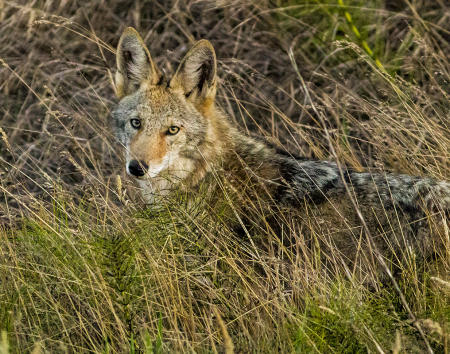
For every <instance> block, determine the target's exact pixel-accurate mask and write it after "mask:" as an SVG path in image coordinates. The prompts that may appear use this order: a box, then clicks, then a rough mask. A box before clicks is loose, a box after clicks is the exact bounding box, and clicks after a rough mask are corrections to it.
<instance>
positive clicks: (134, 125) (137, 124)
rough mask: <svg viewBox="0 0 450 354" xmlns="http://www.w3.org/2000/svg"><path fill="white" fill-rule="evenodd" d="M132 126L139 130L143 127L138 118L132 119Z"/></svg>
mask: <svg viewBox="0 0 450 354" xmlns="http://www.w3.org/2000/svg"><path fill="white" fill-rule="evenodd" d="M130 124H131V126H132V127H133V128H134V129H139V128H140V127H141V121H140V119H136V118H133V119H130Z"/></svg>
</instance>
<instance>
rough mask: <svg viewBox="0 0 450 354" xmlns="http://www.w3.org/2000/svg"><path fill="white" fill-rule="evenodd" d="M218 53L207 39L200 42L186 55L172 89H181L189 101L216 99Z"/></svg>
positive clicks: (171, 84)
mask: <svg viewBox="0 0 450 354" xmlns="http://www.w3.org/2000/svg"><path fill="white" fill-rule="evenodd" d="M216 71H217V62H216V53H215V52H214V48H213V46H212V45H211V43H210V42H209V41H207V40H205V39H202V40H201V41H198V42H197V43H195V45H194V46H193V47H192V49H191V50H190V51H189V52H188V53H187V54H186V56H185V57H184V58H183V60H182V61H181V63H180V65H179V66H178V69H177V72H176V73H175V75H174V77H173V78H172V80H171V81H170V87H172V88H174V89H178V88H181V89H182V90H183V92H184V94H185V95H186V97H188V98H189V99H192V100H197V99H200V100H205V99H208V98H209V99H214V97H215V95H216V81H217V79H216Z"/></svg>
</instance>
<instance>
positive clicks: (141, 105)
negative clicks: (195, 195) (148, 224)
mask: <svg viewBox="0 0 450 354" xmlns="http://www.w3.org/2000/svg"><path fill="white" fill-rule="evenodd" d="M117 66H118V71H117V74H116V88H117V94H118V96H119V98H120V102H119V104H118V105H117V107H116V108H115V109H114V110H113V112H112V117H113V121H114V127H115V132H116V136H117V138H118V139H119V141H120V142H121V143H122V144H123V145H124V147H125V148H126V156H127V158H126V160H127V162H126V163H127V166H126V168H127V172H128V173H129V174H130V175H132V176H134V177H136V179H137V182H138V183H139V185H140V186H141V188H142V191H143V195H144V198H145V199H146V200H147V201H148V202H149V203H152V202H154V201H155V197H160V196H164V195H167V194H169V193H170V191H172V190H174V189H177V188H182V189H185V190H188V191H189V190H195V188H197V186H199V185H200V184H202V183H203V182H204V181H205V180H207V179H208V176H211V175H214V174H217V173H219V172H220V171H223V173H224V174H226V175H227V176H228V177H229V180H230V181H231V182H232V184H233V183H234V185H235V187H236V188H237V190H239V191H242V192H243V193H244V192H247V191H250V189H251V190H253V192H249V193H256V194H259V196H261V195H264V196H265V198H266V200H267V201H269V202H271V203H272V204H274V205H279V206H280V207H282V208H291V209H292V210H297V211H298V210H302V212H301V213H300V214H302V213H303V215H304V211H305V205H306V208H308V205H310V206H312V205H313V206H314V207H315V208H316V210H317V211H318V214H317V215H319V216H321V217H322V218H323V219H325V216H327V217H328V216H329V217H330V219H328V220H327V221H326V224H328V226H329V227H331V228H333V227H334V226H336V225H341V224H346V225H347V226H346V227H347V229H348V230H350V229H352V230H353V231H352V233H353V234H354V227H353V226H352V224H357V223H358V221H357V220H359V221H361V220H366V221H367V223H366V231H369V230H370V232H374V233H377V234H380V233H384V234H386V231H385V230H384V228H386V227H388V228H389V229H391V230H392V229H395V227H393V226H392V224H393V223H395V222H393V221H392V219H395V220H406V221H405V224H404V225H406V224H407V225H410V228H411V229H413V230H415V232H414V233H413V234H414V235H412V236H409V237H410V238H411V240H409V239H407V240H406V241H407V243H408V244H409V243H411V244H413V246H415V245H417V243H418V242H421V245H422V246H420V248H424V247H425V248H426V247H428V246H423V245H424V244H426V243H427V242H422V241H423V240H422V241H419V238H420V237H419V236H418V229H419V228H420V227H422V229H423V230H425V229H426V228H427V227H428V226H424V225H423V223H422V224H421V225H422V226H420V225H419V224H420V223H418V224H414V220H415V218H419V219H420V218H421V217H422V219H423V218H424V217H425V215H427V214H426V213H425V212H424V210H425V209H427V210H428V209H430V210H431V209H432V210H434V211H441V212H443V214H441V215H446V212H448V210H449V209H450V184H449V183H447V182H444V181H435V180H433V179H430V178H420V177H413V176H409V175H394V174H372V173H367V172H366V173H360V172H355V171H351V170H347V169H345V168H344V167H340V166H338V165H337V164H336V163H333V162H329V161H313V160H307V159H303V158H299V157H295V156H291V155H289V154H287V153H284V152H280V151H279V150H278V149H277V148H275V147H273V146H271V145H270V144H268V143H266V142H264V141H262V140H260V139H257V138H252V137H249V136H246V135H244V134H242V133H241V132H240V131H239V130H238V129H237V128H236V127H234V126H233V125H232V124H230V123H229V121H228V119H227V117H226V115H225V114H224V113H223V112H222V111H221V110H220V109H219V108H218V107H217V106H216V105H215V103H214V99H215V93H216V83H217V78H216V58H215V53H214V49H213V47H212V46H211V44H210V43H209V42H208V41H205V40H202V41H199V42H197V43H196V44H195V45H194V47H193V48H192V49H191V50H190V51H189V52H188V53H187V55H186V56H185V58H184V59H183V60H182V61H181V63H180V66H179V68H178V70H177V71H176V73H175V75H174V76H173V78H172V79H171V80H170V81H166V80H165V79H164V77H163V76H162V75H161V73H160V71H159V70H158V69H157V67H156V66H155V64H154V63H153V61H152V58H151V56H150V53H149V51H148V49H147V48H146V46H145V44H144V43H143V41H142V39H141V37H140V36H139V35H138V33H137V32H136V31H135V30H134V29H132V28H128V29H126V30H125V32H124V33H123V35H122V37H121V39H120V42H119V45H118V50H117ZM331 214H333V215H331ZM352 219H353V220H354V222H352V221H351V220H352ZM336 220H337V221H336ZM370 220H372V221H370ZM363 223H364V222H363ZM400 224H401V222H400ZM411 225H412V226H411ZM359 226H361V222H359ZM375 230H378V231H375ZM409 241H411V242H409ZM425 241H426V240H425ZM346 242H347V243H349V242H348V240H347V241H346V239H345V238H344V239H343V241H342V243H343V244H345V243H346ZM337 243H339V242H337Z"/></svg>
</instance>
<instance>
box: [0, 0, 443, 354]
mask: <svg viewBox="0 0 450 354" xmlns="http://www.w3.org/2000/svg"><path fill="white" fill-rule="evenodd" d="M448 11H449V9H448V7H446V6H445V4H444V2H443V1H434V2H428V1H386V2H384V1H380V0H373V1H369V2H367V1H364V2H363V1H357V0H352V1H344V3H343V4H342V3H340V2H338V1H336V2H334V1H307V0H289V1H288V0H283V1H281V0H276V1H269V0H267V1H266V0H263V1H253V0H249V1H232V0H229V1H195V0H192V1H190V0H184V1H135V2H129V1H118V0H115V1H108V2H106V1H85V2H82V3H81V2H80V3H79V2H76V1H74V2H70V1H49V0H41V1H37V0H36V1H22V2H17V1H0V21H1V22H0V24H1V26H0V38H1V49H0V64H1V66H0V102H1V105H0V109H1V113H2V114H1V116H0V127H1V129H2V130H0V135H1V138H2V141H1V142H0V178H1V179H0V192H1V194H0V195H1V197H0V242H1V246H0V283H1V288H2V291H0V329H1V330H2V331H4V333H5V334H4V335H3V336H2V339H1V343H0V349H1V350H0V351H3V352H7V351H8V350H11V351H12V352H28V351H33V350H35V351H36V352H40V351H48V352H89V351H93V352H111V351H112V352H124V351H125V352H166V351H195V352H197V351H200V352H203V351H207V352H211V351H213V352H222V351H227V352H231V350H232V349H233V348H234V350H236V351H237V352H247V351H262V352H270V351H281V352H292V351H300V352H366V351H378V352H387V351H391V350H392V351H393V352H401V351H416V352H423V351H425V350H427V349H428V350H430V349H431V350H434V351H436V352H447V351H448V350H449V347H448V346H449V344H448V343H449V339H448V338H449V337H448V336H449V334H448V331H449V322H448V319H449V318H450V312H449V307H448V289H447V288H448V286H447V287H446V286H445V284H447V285H448V279H445V276H446V274H447V275H448V274H449V263H448V252H446V251H445V250H444V252H442V253H441V254H440V256H439V259H437V260H434V261H430V263H429V264H427V265H426V266H425V267H424V266H420V264H418V263H417V262H415V260H414V259H413V257H411V259H410V261H411V262H410V264H407V265H405V266H404V274H403V275H402V277H401V278H400V279H399V280H398V281H399V288H398V289H395V288H393V287H392V286H391V285H390V283H389V282H387V283H384V282H380V283H379V284H378V285H377V286H376V287H375V289H372V288H368V287H367V286H364V285H362V284H361V281H360V278H358V277H352V276H351V274H350V275H349V273H348V272H347V273H346V272H345V267H343V262H342V257H341V255H339V254H338V253H336V254H335V255H334V257H333V259H332V262H330V261H329V260H328V262H327V263H326V264H327V267H329V269H324V267H325V265H324V262H323V257H324V256H323V255H322V254H321V252H320V249H318V248H317V247H316V246H314V243H312V244H309V245H308V244H307V243H305V242H303V243H302V242H299V243H298V244H297V245H296V247H288V246H286V244H285V242H283V235H285V234H284V233H283V232H281V233H277V232H274V231H273V230H271V229H270V227H268V226H267V229H262V228H260V229H255V230H254V232H252V234H251V235H247V236H250V238H249V239H245V241H243V239H242V237H241V236H240V235H239V234H237V233H236V232H235V231H234V230H232V229H231V226H230V223H229V219H230V216H229V214H228V212H227V211H226V210H227V208H226V207H227V206H228V207H229V205H225V206H224V208H222V209H221V208H219V209H216V210H215V212H214V213H213V214H211V213H209V212H208V210H204V209H202V208H200V207H199V208H195V207H193V208H188V207H187V206H185V205H184V204H183V203H182V200H183V199H182V196H178V199H176V202H174V203H172V204H170V203H169V204H168V205H162V206H159V207H158V208H156V207H155V208H150V209H148V210H143V205H142V203H141V201H140V199H139V196H138V195H137V193H135V192H136V191H135V186H133V184H132V183H131V182H130V181H129V180H128V179H127V178H126V177H125V175H124V174H123V170H124V169H123V160H122V154H121V148H120V146H118V145H117V144H116V143H115V141H114V139H113V137H112V136H111V133H110V130H109V128H108V127H109V119H108V114H109V109H110V108H111V106H112V105H113V103H114V100H115V98H114V93H113V87H112V81H111V75H112V74H113V73H114V70H115V68H114V66H115V61H114V60H115V59H114V48H115V46H116V44H117V41H118V40H119V37H120V33H121V31H122V29H123V28H124V27H126V26H130V25H131V26H134V27H135V28H137V29H138V31H139V32H140V33H141V34H142V35H143V37H144V39H145V41H146V43H147V45H148V47H149V48H150V50H151V52H152V55H153V57H154V58H155V59H156V62H157V63H158V65H159V66H160V67H161V68H164V70H165V71H166V72H167V73H171V72H173V68H174V67H175V65H176V64H177V62H178V61H179V59H180V58H181V57H182V55H183V54H184V53H185V52H186V50H187V49H188V47H189V46H190V45H191V44H192V43H193V42H194V41H195V40H197V39H200V38H207V39H209V40H210V41H211V42H212V43H213V45H214V46H215V48H216V51H217V56H218V58H219V74H220V77H221V82H220V89H219V100H220V103H221V105H222V106H223V107H224V108H225V110H226V111H227V112H228V113H229V115H230V118H231V119H232V120H233V121H234V122H235V123H236V124H238V125H239V126H240V127H241V128H242V129H244V130H246V131H248V132H254V133H258V134H261V135H265V136H267V137H269V138H270V139H272V140H273V141H274V143H276V144H278V145H280V146H281V147H283V148H285V149H286V150H288V151H291V152H295V153H296V154H300V155H304V156H306V157H314V158H320V159H333V160H339V161H340V162H342V163H345V164H346V165H348V166H350V167H353V168H356V169H363V168H370V169H383V170H388V171H395V172H403V173H410V174H414V175H427V176H432V177H435V178H438V179H448V178H449V176H450V158H449V157H450V156H449V155H450V148H449V147H450V141H449V140H450V134H449V112H450V109H449V108H450V107H449V103H448V102H449V97H448V92H449V82H450V74H449V62H448V53H449V52H450V48H449V43H448V38H449V33H450V27H449V25H448ZM346 13H348V14H350V15H351V21H349V19H348V15H346ZM352 26H354V27H352ZM355 28H356V30H355ZM358 33H359V36H358ZM380 64H381V65H380ZM117 175H120V176H122V177H121V178H120V179H118V178H117ZM118 181H120V183H119V182H118ZM224 203H225V204H227V203H226V202H224ZM221 210H223V212H222V213H221V212H220V211H221ZM266 217H267V216H266V215H264V214H262V212H261V213H259V212H258V211H257V210H256V211H255V218H258V219H259V220H258V221H259V225H261V224H263V225H264V223H265V220H266ZM286 219H287V220H288V219H289V218H288V217H287V216H286ZM287 225H288V226H287V227H290V228H291V231H292V230H295V231H298V230H297V229H295V228H296V227H297V226H296V225H295V223H290V222H289V220H288V222H287ZM297 234H299V235H301V232H297ZM319 236H320V235H319ZM447 237H448V235H447ZM262 244H263V245H264V247H262V246H261V245H262ZM447 250H448V249H447ZM430 276H432V277H431V279H430ZM436 279H438V280H436ZM442 284H444V285H442ZM446 289H447V290H446ZM399 294H402V295H403V300H402V298H401V297H400V296H399ZM407 308H409V311H408V310H407ZM411 314H413V317H411ZM418 329H421V331H422V333H420V332H419V330H418ZM7 347H9V349H5V348H7Z"/></svg>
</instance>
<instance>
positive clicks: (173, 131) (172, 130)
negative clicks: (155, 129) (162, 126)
mask: <svg viewBox="0 0 450 354" xmlns="http://www.w3.org/2000/svg"><path fill="white" fill-rule="evenodd" d="M179 131H180V128H179V127H177V126H175V125H172V126H171V127H169V129H168V130H167V134H168V135H175V134H177V133H178V132H179Z"/></svg>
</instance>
